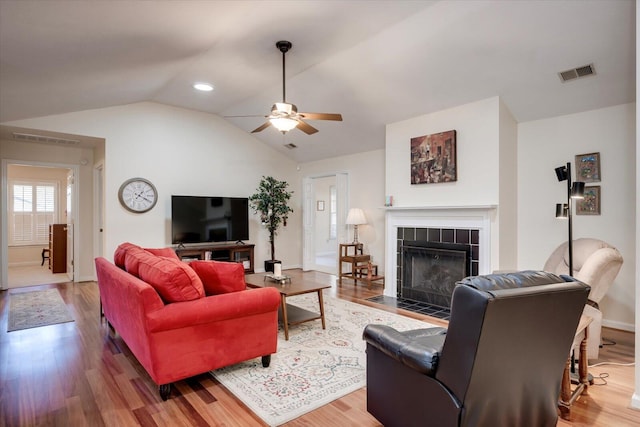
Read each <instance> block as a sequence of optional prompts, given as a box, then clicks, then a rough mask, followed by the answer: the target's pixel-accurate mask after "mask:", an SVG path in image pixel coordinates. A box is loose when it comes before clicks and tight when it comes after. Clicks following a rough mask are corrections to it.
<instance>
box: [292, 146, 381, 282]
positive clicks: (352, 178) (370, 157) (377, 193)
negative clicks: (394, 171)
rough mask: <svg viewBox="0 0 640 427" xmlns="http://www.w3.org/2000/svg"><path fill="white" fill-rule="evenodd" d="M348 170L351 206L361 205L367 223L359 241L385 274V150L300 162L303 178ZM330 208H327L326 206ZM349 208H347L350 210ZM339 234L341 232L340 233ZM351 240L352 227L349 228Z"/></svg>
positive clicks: (360, 233) (359, 206) (360, 232)
mask: <svg viewBox="0 0 640 427" xmlns="http://www.w3.org/2000/svg"><path fill="white" fill-rule="evenodd" d="M337 172H346V173H348V174H349V206H348V208H361V209H362V210H363V211H364V214H365V216H366V218H367V225H361V226H359V227H358V240H359V241H360V242H361V243H363V244H364V252H365V253H368V254H370V255H371V258H372V261H373V262H374V263H375V264H377V265H378V269H379V271H380V272H381V273H382V271H383V269H384V210H382V209H381V208H382V206H383V205H384V177H385V171H384V150H374V151H367V152H364V153H358V154H353V155H349V156H341V157H333V158H330V159H325V160H319V161H315V162H307V163H302V164H301V165H300V180H302V178H304V177H314V176H322V175H330V174H335V173H337ZM325 209H327V207H325ZM347 210H348V209H347ZM338 234H339V233H338ZM347 236H348V241H346V242H337V243H351V241H352V238H353V230H352V229H349V233H348V234H347Z"/></svg>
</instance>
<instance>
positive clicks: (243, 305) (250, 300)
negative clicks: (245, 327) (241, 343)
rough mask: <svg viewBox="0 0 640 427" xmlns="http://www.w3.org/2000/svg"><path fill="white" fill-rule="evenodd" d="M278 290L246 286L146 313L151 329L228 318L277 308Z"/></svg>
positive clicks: (161, 329) (181, 326) (191, 324)
mask: <svg viewBox="0 0 640 427" xmlns="http://www.w3.org/2000/svg"><path fill="white" fill-rule="evenodd" d="M279 306H280V292H278V290H277V289H275V288H257V289H248V290H244V291H239V292H232V293H228V294H221V295H212V296H208V297H205V298H200V299H197V300H193V301H184V302H175V303H171V304H167V305H165V306H164V307H162V308H161V309H159V310H156V311H154V312H151V313H149V314H148V316H147V318H148V330H149V331H150V332H159V331H166V330H171V329H179V328H185V327H190V326H193V325H198V324H205V323H213V322H220V321H224V320H228V319H236V318H240V317H246V316H251V315H255V314H262V313H268V312H271V311H277V310H278V307H279Z"/></svg>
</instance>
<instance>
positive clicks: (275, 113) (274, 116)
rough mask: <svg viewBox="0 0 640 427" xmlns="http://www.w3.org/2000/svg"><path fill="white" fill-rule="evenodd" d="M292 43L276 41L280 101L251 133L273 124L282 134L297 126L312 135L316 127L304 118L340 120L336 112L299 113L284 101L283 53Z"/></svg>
mask: <svg viewBox="0 0 640 427" xmlns="http://www.w3.org/2000/svg"><path fill="white" fill-rule="evenodd" d="M292 46H293V45H292V44H291V42H288V41H286V40H280V41H279V42H277V43H276V47H277V48H278V50H280V52H282V102H276V103H275V104H273V106H272V107H271V114H269V115H268V116H265V117H266V118H267V119H268V120H267V121H266V122H265V123H263V124H262V125H261V126H259V127H257V128H256V129H254V130H252V131H251V133H256V132H261V131H263V130H265V129H266V128H268V127H269V126H273V127H275V128H276V129H278V130H279V131H280V132H282V134H285V133H287V132H288V131H290V130H292V129H294V128H298V129H300V130H301V131H303V132H304V133H306V134H307V135H312V134H314V133H316V132H318V129H316V128H314V127H313V126H311V125H310V124H308V123H307V122H305V121H304V120H303V119H305V120H334V121H340V122H341V121H342V115H341V114H336V113H299V112H298V107H296V105H295V104H290V103H288V102H287V101H286V99H287V97H286V94H287V92H286V85H285V54H286V53H287V52H288V51H289V49H291V47H292ZM227 117H251V116H227Z"/></svg>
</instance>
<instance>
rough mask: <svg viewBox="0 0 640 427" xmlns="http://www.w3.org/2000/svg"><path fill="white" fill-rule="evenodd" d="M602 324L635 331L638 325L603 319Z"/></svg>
mask: <svg viewBox="0 0 640 427" xmlns="http://www.w3.org/2000/svg"><path fill="white" fill-rule="evenodd" d="M602 326H606V327H607V328H612V329H620V330H621V331H627V332H635V331H636V327H635V325H634V324H632V323H624V322H618V321H615V320H607V319H602Z"/></svg>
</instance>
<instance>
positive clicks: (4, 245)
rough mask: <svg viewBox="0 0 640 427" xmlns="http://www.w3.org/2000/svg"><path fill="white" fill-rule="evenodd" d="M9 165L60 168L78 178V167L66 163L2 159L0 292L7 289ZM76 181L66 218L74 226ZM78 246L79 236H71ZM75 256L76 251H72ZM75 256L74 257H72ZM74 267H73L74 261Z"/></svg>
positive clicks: (75, 217)
mask: <svg viewBox="0 0 640 427" xmlns="http://www.w3.org/2000/svg"><path fill="white" fill-rule="evenodd" d="M9 165H25V166H34V167H53V168H61V169H70V170H71V171H72V172H73V175H74V177H76V178H77V177H79V176H80V167H79V166H78V165H73V164H68V163H55V162H38V161H33V160H16V159H2V178H1V185H0V212H2V220H1V221H0V222H1V224H0V290H6V289H9V259H8V258H9V242H8V235H9V229H8V226H9V225H8V223H7V215H6V213H7V211H8V209H9V177H8V170H7V169H8V167H9ZM78 181H79V180H78V179H74V180H73V184H72V185H71V191H72V200H71V203H72V206H73V207H72V212H71V215H70V217H68V218H67V223H69V222H71V220H73V221H72V222H71V223H73V224H76V223H78V220H79V217H80V215H79V211H78V209H79V207H80V203H79V201H78V199H79V197H78V196H79V193H78ZM60 191H62V190H60ZM78 245H79V236H78V233H74V235H73V247H74V249H75V248H77V247H78ZM73 253H74V254H75V253H76V251H75V250H74V251H73ZM74 256H75V255H74ZM73 261H74V266H75V260H73ZM73 270H74V272H73V277H72V278H71V280H74V279H75V276H76V273H75V270H76V269H75V267H74V269H73Z"/></svg>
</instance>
